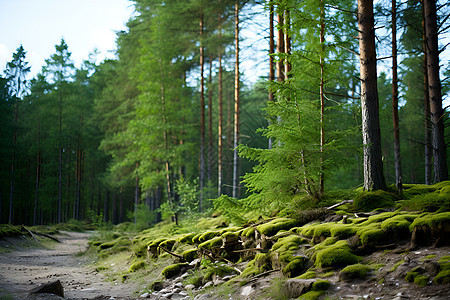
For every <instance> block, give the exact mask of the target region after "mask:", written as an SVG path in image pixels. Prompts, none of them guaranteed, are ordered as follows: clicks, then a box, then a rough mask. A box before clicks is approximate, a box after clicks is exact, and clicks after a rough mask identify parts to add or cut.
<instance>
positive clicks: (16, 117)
mask: <svg viewBox="0 0 450 300" xmlns="http://www.w3.org/2000/svg"><path fill="white" fill-rule="evenodd" d="M14 100H15V103H14V136H13V153H12V158H11V185H10V192H9V217H8V223H9V224H12V222H13V199H14V184H15V177H16V174H15V172H16V170H15V167H16V166H15V165H16V143H17V119H18V114H19V107H18V106H19V104H18V101H19V99H18V98H16V99H14Z"/></svg>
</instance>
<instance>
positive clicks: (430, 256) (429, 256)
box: [420, 255, 436, 261]
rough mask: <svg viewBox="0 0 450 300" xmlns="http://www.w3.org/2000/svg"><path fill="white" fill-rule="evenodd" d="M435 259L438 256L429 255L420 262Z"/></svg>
mask: <svg viewBox="0 0 450 300" xmlns="http://www.w3.org/2000/svg"><path fill="white" fill-rule="evenodd" d="M435 257H436V255H427V256H425V257H422V258H421V259H420V261H425V260H429V259H432V258H435Z"/></svg>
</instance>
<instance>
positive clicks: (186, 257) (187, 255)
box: [181, 249, 198, 262]
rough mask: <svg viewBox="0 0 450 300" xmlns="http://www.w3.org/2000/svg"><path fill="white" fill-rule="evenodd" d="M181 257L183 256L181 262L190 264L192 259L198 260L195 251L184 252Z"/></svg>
mask: <svg viewBox="0 0 450 300" xmlns="http://www.w3.org/2000/svg"><path fill="white" fill-rule="evenodd" d="M181 255H182V256H183V260H184V261H187V262H191V261H193V260H194V259H196V258H198V253H197V249H188V250H185V251H183V253H182V254H181Z"/></svg>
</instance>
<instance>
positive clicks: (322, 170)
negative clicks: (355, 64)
mask: <svg viewBox="0 0 450 300" xmlns="http://www.w3.org/2000/svg"><path fill="white" fill-rule="evenodd" d="M319 65H320V91H319V94H320V179H319V180H320V182H319V194H320V195H321V196H322V195H323V193H324V190H325V188H324V186H325V184H324V182H325V166H324V153H323V152H324V147H325V122H324V117H325V91H324V87H325V79H324V77H325V4H324V2H323V0H320V57H319Z"/></svg>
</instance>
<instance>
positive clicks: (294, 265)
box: [282, 257, 308, 278]
mask: <svg viewBox="0 0 450 300" xmlns="http://www.w3.org/2000/svg"><path fill="white" fill-rule="evenodd" d="M307 265H308V259H307V258H306V257H295V258H294V259H293V260H292V261H290V262H289V263H288V264H287V265H286V266H285V267H284V268H283V269H282V272H283V275H284V276H286V277H289V278H292V277H295V276H298V275H300V274H301V273H303V272H304V271H305V269H306V268H307Z"/></svg>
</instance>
